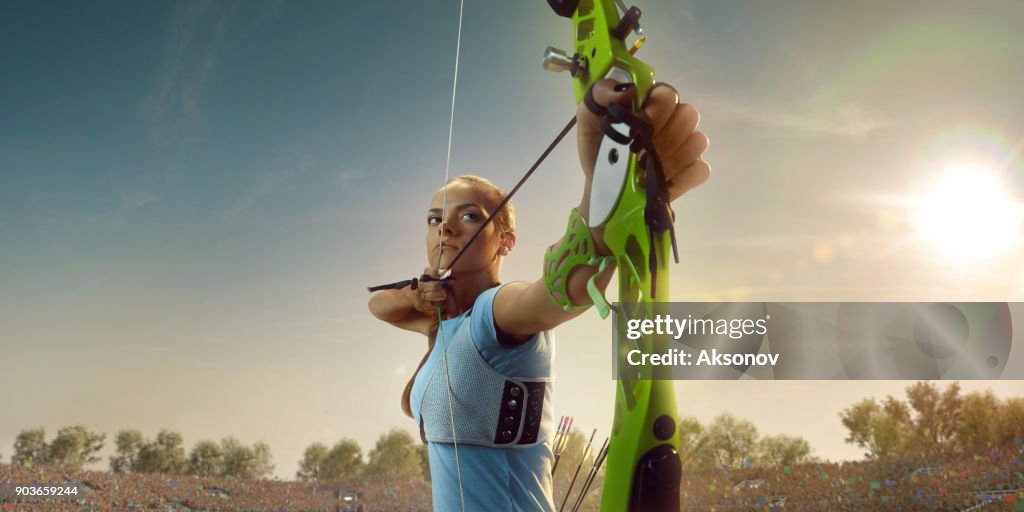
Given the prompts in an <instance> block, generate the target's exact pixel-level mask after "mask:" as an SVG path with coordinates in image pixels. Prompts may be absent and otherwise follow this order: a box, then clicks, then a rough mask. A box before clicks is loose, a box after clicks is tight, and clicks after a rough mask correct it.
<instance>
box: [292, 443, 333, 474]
mask: <svg viewBox="0 0 1024 512" xmlns="http://www.w3.org/2000/svg"><path fill="white" fill-rule="evenodd" d="M326 460H327V445H325V444H323V443H313V444H311V445H309V446H307V447H306V451H305V452H304V453H303V454H302V460H301V461H299V470H298V471H296V472H295V478H298V479H299V480H320V477H321V475H323V467H324V461H326Z"/></svg>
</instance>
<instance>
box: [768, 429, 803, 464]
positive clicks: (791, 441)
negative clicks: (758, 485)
mask: <svg viewBox="0 0 1024 512" xmlns="http://www.w3.org/2000/svg"><path fill="white" fill-rule="evenodd" d="M757 453H758V456H757V460H758V462H759V463H760V464H762V465H766V466H788V465H793V464H802V463H804V462H807V461H808V459H809V458H810V456H811V445H810V443H808V442H807V440H806V439H804V438H802V437H795V436H787V435H785V434H779V435H775V436H767V437H764V438H762V439H761V440H760V441H758V443H757Z"/></svg>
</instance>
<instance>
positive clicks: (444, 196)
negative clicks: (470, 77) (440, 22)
mask: <svg viewBox="0 0 1024 512" xmlns="http://www.w3.org/2000/svg"><path fill="white" fill-rule="evenodd" d="M464 4H465V0H459V29H458V32H457V35H456V38H455V76H454V77H452V106H451V115H450V117H449V118H448V156H447V157H446V158H445V162H444V190H443V192H442V193H441V224H440V226H439V227H438V229H439V230H440V231H439V234H440V242H439V243H438V250H437V269H438V270H439V271H440V269H441V255H442V254H444V251H442V250H441V247H442V246H443V245H444V224H445V219H444V216H445V214H446V213H447V211H448V208H447V205H448V170H449V169H450V168H451V163H452V130H453V128H454V126H455V91H456V90H457V87H458V84H459V53H460V49H461V48H462V8H463V5H464ZM460 254H461V253H460ZM450 270H451V265H449V271H450ZM442 306H443V304H441V305H438V306H437V337H438V339H439V340H440V341H441V355H442V356H443V357H442V359H443V361H444V380H445V387H446V388H447V389H448V417H449V421H450V422H451V423H450V424H451V426H452V444H453V445H454V446H455V470H456V472H457V474H458V476H459V500H460V501H461V502H462V512H466V495H465V493H464V492H463V490H462V464H461V463H460V462H459V440H458V438H457V436H456V435H455V412H454V409H453V408H452V380H451V377H450V376H449V374H448V347H447V346H446V343H445V341H444V326H443V321H444V318H443V317H442V315H441V307H442ZM421 421H422V420H421Z"/></svg>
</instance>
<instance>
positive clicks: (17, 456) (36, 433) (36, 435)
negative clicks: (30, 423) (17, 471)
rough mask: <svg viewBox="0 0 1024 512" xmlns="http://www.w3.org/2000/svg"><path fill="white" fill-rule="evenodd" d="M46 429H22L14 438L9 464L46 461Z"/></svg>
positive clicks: (41, 462)
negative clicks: (12, 453) (12, 452)
mask: <svg viewBox="0 0 1024 512" xmlns="http://www.w3.org/2000/svg"><path fill="white" fill-rule="evenodd" d="M46 448H47V447H46V431H45V430H44V429H42V428H33V429H28V430H22V431H21V432H19V433H18V437H17V438H15V440H14V455H12V456H11V464H15V465H19V466H20V465H22V464H25V463H26V462H28V463H30V464H43V463H45V462H46V452H47V449H46Z"/></svg>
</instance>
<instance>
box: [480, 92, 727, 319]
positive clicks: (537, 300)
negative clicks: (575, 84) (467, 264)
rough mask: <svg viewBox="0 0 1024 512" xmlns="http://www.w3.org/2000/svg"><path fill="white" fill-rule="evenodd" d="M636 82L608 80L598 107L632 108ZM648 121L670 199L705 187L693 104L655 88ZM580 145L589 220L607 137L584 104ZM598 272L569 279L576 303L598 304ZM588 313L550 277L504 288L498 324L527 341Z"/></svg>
mask: <svg viewBox="0 0 1024 512" xmlns="http://www.w3.org/2000/svg"><path fill="white" fill-rule="evenodd" d="M631 85H632V84H617V83H616V82H615V81H613V80H602V81H600V82H597V83H596V84H595V85H594V89H593V97H594V100H595V102H596V103H597V104H599V105H600V106H602V107H607V106H609V105H610V104H612V103H618V104H620V105H624V106H628V105H631V104H632V102H633V99H634V96H635V91H636V88H635V87H632V86H631ZM643 110H644V118H645V119H646V120H647V122H649V123H651V126H652V128H653V143H654V148H655V151H656V152H657V153H658V156H659V158H660V160H661V164H662V170H663V173H664V176H665V182H666V186H667V189H668V195H669V199H670V200H671V201H675V200H676V199H677V198H679V196H681V195H683V194H684V193H685V192H686V191H688V190H690V189H692V188H694V187H696V186H698V185H700V184H701V183H704V181H705V180H707V178H708V176H709V175H710V172H711V168H710V166H708V164H707V162H705V161H704V160H702V159H701V158H700V157H701V155H702V154H703V153H704V150H705V149H707V147H708V138H707V136H705V135H704V134H703V133H701V132H700V131H697V123H698V121H699V120H700V115H699V114H698V112H697V109H695V108H694V107H693V106H691V105H688V104H685V103H679V96H678V94H677V93H676V91H675V89H673V88H672V87H671V86H668V85H665V84H658V85H656V86H655V87H654V88H652V89H651V91H650V93H649V94H648V97H647V100H646V101H645V102H644V107H643ZM576 119H577V134H578V137H577V142H578V147H579V155H580V164H581V166H582V168H583V174H584V178H585V180H584V186H583V197H582V198H581V199H580V204H579V206H578V207H577V208H576V210H577V211H578V212H579V213H580V215H581V216H582V218H583V220H584V221H589V214H590V212H589V205H590V186H591V183H592V181H593V176H594V166H595V162H596V160H597V153H598V150H599V149H600V147H601V140H602V138H603V137H604V134H603V132H602V131H601V117H599V116H597V115H595V114H594V113H592V112H591V111H590V110H589V109H588V108H587V107H586V106H584V105H582V104H581V105H580V107H579V109H578V110H577V113H576ZM590 233H591V235H592V236H593V240H594V242H595V248H596V251H597V254H598V255H608V254H610V251H609V250H608V248H607V247H606V246H605V245H604V229H603V227H595V228H590ZM568 236H569V235H566V236H565V237H563V238H561V239H559V240H558V241H557V242H556V243H555V244H554V245H553V246H552V248H557V247H558V246H560V245H562V244H563V243H567V242H568V240H566V238H568ZM597 272H598V267H596V266H594V265H579V266H577V267H575V268H573V269H571V270H570V271H569V273H568V275H567V276H566V291H567V294H568V298H569V301H570V302H571V303H572V304H574V305H581V306H583V305H590V304H593V301H591V299H590V296H589V294H588V293H587V281H588V280H590V278H591V276H593V275H594V274H596V273H597ZM613 273H614V268H613V267H609V268H607V269H606V270H605V271H604V272H603V273H602V274H601V275H599V276H597V277H596V278H595V280H594V283H595V284H596V285H597V287H598V289H599V290H600V291H601V292H602V293H604V290H605V289H606V288H607V286H608V283H609V282H610V281H611V277H612V274H613ZM582 313H583V310H577V311H565V310H564V309H562V307H561V306H560V305H558V304H557V303H556V302H555V301H554V299H552V298H551V296H550V295H549V292H548V289H547V285H546V284H545V279H544V277H541V278H540V279H538V280H537V281H535V282H533V283H526V282H515V283H509V284H508V285H507V286H504V287H502V288H501V290H500V291H499V292H498V294H497V296H495V298H494V323H495V326H496V327H497V328H498V329H499V331H500V332H504V333H506V334H508V335H511V336H513V337H516V338H519V339H523V338H526V337H529V336H532V335H533V334H535V333H538V332H540V331H544V330H547V329H551V328H553V327H555V326H557V325H559V324H561V323H563V322H565V321H567V320H570V319H572V318H575V317H577V316H579V315H580V314H582Z"/></svg>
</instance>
